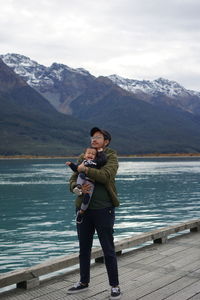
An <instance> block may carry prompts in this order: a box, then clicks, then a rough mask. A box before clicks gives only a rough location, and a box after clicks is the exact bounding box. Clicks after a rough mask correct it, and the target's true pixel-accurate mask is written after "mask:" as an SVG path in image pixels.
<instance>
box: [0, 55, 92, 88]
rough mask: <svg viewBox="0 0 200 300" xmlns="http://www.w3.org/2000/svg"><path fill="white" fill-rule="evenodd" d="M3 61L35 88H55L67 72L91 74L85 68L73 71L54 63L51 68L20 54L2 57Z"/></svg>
mask: <svg viewBox="0 0 200 300" xmlns="http://www.w3.org/2000/svg"><path fill="white" fill-rule="evenodd" d="M0 57H1V59H2V60H3V61H4V63H5V64H7V65H8V66H9V67H10V68H12V69H13V71H14V72H15V73H17V74H18V75H20V76H21V77H23V79H24V80H25V81H26V82H27V83H28V84H29V85H30V86H32V87H33V88H37V87H38V86H40V85H41V86H53V85H54V83H55V81H62V79H63V76H64V74H65V73H66V72H74V73H76V74H81V75H83V76H88V75H90V73H89V72H88V71H86V70H84V69H83V68H77V69H72V68H70V67H68V66H66V65H63V64H58V63H53V64H52V65H51V66H50V67H46V66H44V65H41V64H38V63H37V62H36V61H34V60H31V59H30V58H29V57H26V56H24V55H20V54H14V53H8V54H5V55H0Z"/></svg>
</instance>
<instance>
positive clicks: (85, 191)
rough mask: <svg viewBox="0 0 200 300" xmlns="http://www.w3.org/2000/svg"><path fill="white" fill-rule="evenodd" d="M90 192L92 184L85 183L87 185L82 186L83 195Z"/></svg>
mask: <svg viewBox="0 0 200 300" xmlns="http://www.w3.org/2000/svg"><path fill="white" fill-rule="evenodd" d="M90 190H91V185H90V184H88V183H85V184H83V185H82V192H83V194H87V193H89V191H90Z"/></svg>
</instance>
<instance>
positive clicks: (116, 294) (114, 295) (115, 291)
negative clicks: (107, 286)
mask: <svg viewBox="0 0 200 300" xmlns="http://www.w3.org/2000/svg"><path fill="white" fill-rule="evenodd" d="M120 298H121V292H120V288H119V287H118V286H117V287H112V288H111V295H110V300H114V299H115V300H116V299H120Z"/></svg>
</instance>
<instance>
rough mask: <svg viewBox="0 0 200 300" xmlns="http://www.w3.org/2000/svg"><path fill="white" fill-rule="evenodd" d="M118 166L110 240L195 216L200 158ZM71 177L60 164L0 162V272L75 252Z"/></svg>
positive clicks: (199, 202)
mask: <svg viewBox="0 0 200 300" xmlns="http://www.w3.org/2000/svg"><path fill="white" fill-rule="evenodd" d="M119 161H120V164H119V171H118V175H117V178H116V183H117V189H118V193H119V198H120V200H121V205H120V207H119V208H117V209H116V225H115V240H119V239H122V238H124V237H128V236H130V235H136V234H139V233H142V232H146V231H150V230H153V229H156V228H160V227H165V226H168V225H172V224H177V223H180V222H182V221H186V220H190V219H196V218H199V217H200V158H198V157H184V158H123V159H120V160H119ZM71 174H72V171H71V170H70V169H69V168H66V167H65V160H64V159H32V160H31V159H30V160H17V159H16V160H0V270H1V272H7V271H11V270H15V269H17V268H22V267H28V266H32V265H34V264H37V263H40V262H42V261H45V260H47V259H49V258H53V257H57V256H60V255H66V254H68V253H74V252H78V242H77V236H76V224H75V221H74V220H75V212H74V199H75V196H74V195H73V194H71V193H70V192H69V190H68V184H67V182H68V180H69V177H70V175H71ZM94 245H95V246H97V245H99V243H98V240H97V238H95V242H94Z"/></svg>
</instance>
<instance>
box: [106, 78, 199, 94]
mask: <svg viewBox="0 0 200 300" xmlns="http://www.w3.org/2000/svg"><path fill="white" fill-rule="evenodd" d="M108 78H109V79H111V80H112V81H113V83H115V84H117V85H118V86H120V87H121V88H122V89H125V90H127V91H128V92H131V93H134V94H136V93H138V92H139V91H142V92H144V93H145V94H149V95H152V96H159V95H165V96H168V97H170V98H176V97H177V96H181V97H187V96H198V97H200V93H199V92H195V91H191V90H187V89H185V88H184V87H183V86H181V85H180V84H178V83H177V82H175V81H170V80H168V79H164V78H158V79H156V80H153V81H150V80H134V79H128V78H123V77H121V76H119V75H116V74H114V75H110V76H108Z"/></svg>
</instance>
